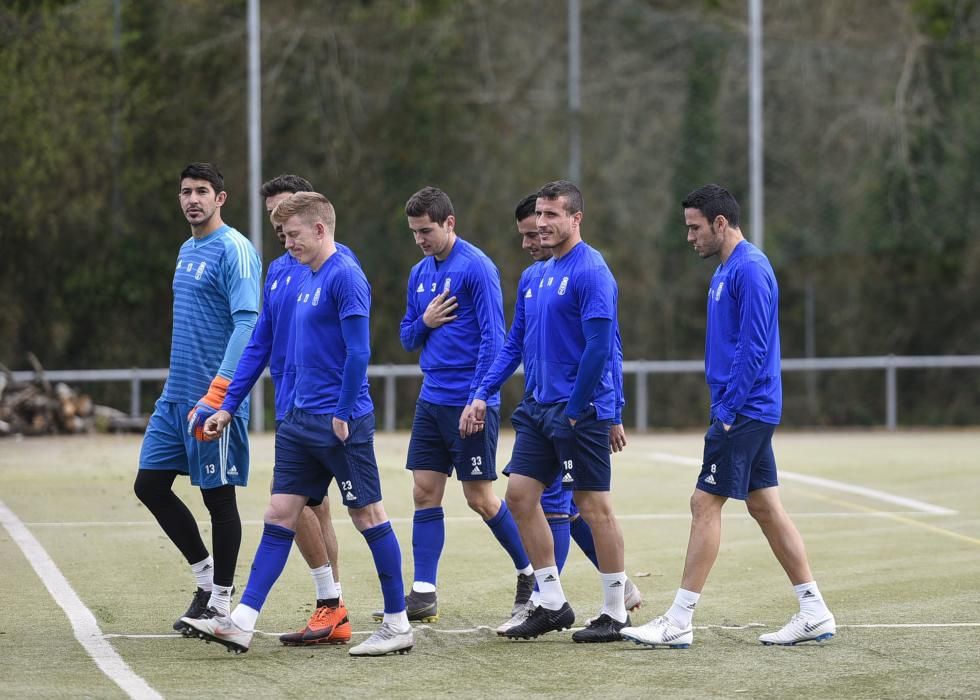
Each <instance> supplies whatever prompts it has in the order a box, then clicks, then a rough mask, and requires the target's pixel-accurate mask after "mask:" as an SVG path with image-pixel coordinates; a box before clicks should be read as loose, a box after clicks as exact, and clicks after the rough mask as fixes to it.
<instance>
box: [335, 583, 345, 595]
mask: <svg viewBox="0 0 980 700" xmlns="http://www.w3.org/2000/svg"><path fill="white" fill-rule="evenodd" d="M333 587H334V588H336V589H337V597H338V598H343V597H344V591H343V590H342V589H341V588H340V581H334V582H333Z"/></svg>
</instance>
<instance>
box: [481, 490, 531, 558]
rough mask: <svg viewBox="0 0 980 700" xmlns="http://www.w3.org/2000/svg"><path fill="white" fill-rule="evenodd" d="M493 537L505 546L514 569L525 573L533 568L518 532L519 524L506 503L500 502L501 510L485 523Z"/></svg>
mask: <svg viewBox="0 0 980 700" xmlns="http://www.w3.org/2000/svg"><path fill="white" fill-rule="evenodd" d="M485 522H486V524H487V526H488V527H489V528H490V531H491V532H492V533H493V536H494V537H496V538H497V541H498V542H500V544H502V545H503V547H504V549H506V550H507V553H508V554H509V555H510V558H511V559H512V560H513V562H514V568H515V569H517V570H518V571H523V570H524V569H527V568H528V567H529V566H531V560H530V559H529V558H528V556H527V552H525V551H524V544H523V543H522V542H521V535H520V533H519V532H518V531H517V523H516V522H514V516H513V515H511V514H510V509H509V508H508V507H507V502H506V501H501V502H500V510H498V511H497V514H496V515H495V516H493V517H492V518H490V519H489V520H487V521H485Z"/></svg>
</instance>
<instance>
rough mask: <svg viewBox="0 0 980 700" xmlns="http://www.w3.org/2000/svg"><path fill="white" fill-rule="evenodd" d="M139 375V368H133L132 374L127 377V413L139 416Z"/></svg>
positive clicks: (135, 416)
mask: <svg viewBox="0 0 980 700" xmlns="http://www.w3.org/2000/svg"><path fill="white" fill-rule="evenodd" d="M140 404H141V401H140V376H139V370H138V369H136V368H133V374H132V376H131V377H130V379H129V415H130V416H132V417H133V418H139V416H140V415H141V411H140Z"/></svg>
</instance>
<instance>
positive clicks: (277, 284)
mask: <svg viewBox="0 0 980 700" xmlns="http://www.w3.org/2000/svg"><path fill="white" fill-rule="evenodd" d="M278 286H279V280H276V281H275V282H273V283H272V286H271V287H269V291H270V292H274V291H276V287H278Z"/></svg>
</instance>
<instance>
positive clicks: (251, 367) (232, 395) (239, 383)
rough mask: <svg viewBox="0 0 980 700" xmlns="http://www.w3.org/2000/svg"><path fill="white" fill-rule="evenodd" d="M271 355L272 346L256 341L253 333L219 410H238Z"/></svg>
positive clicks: (230, 411)
mask: <svg viewBox="0 0 980 700" xmlns="http://www.w3.org/2000/svg"><path fill="white" fill-rule="evenodd" d="M256 330H258V329H256ZM271 355H272V346H271V344H270V345H265V344H263V343H261V342H256V339H255V334H254V333H253V334H252V340H250V341H249V343H248V345H246V346H245V350H244V351H243V352H242V356H241V358H240V359H239V360H238V367H236V368H235V378H234V379H232V380H231V385H230V386H229V387H228V393H227V394H225V400H224V401H223V402H222V404H221V410H223V411H228V413H231V414H234V413H235V411H237V410H238V407H239V406H240V405H241V403H242V401H244V400H245V397H246V396H248V394H249V392H250V391H252V387H254V386H255V383H256V382H257V381H258V380H259V377H261V376H262V372H263V371H264V370H265V368H266V366H268V364H269V357H270V356H271Z"/></svg>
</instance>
